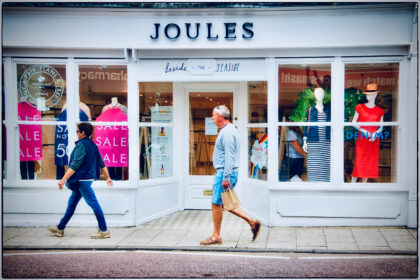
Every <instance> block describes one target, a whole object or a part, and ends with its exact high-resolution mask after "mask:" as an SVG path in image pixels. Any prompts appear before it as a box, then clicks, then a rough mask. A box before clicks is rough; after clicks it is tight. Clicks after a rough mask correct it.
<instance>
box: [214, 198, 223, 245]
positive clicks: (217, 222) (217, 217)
mask: <svg viewBox="0 0 420 280" xmlns="http://www.w3.org/2000/svg"><path fill="white" fill-rule="evenodd" d="M211 208H212V212H213V234H212V235H211V238H212V239H213V240H219V239H220V229H221V228H222V219H223V210H222V205H216V204H211Z"/></svg>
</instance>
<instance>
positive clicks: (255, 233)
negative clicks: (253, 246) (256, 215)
mask: <svg viewBox="0 0 420 280" xmlns="http://www.w3.org/2000/svg"><path fill="white" fill-rule="evenodd" d="M260 229H261V222H260V221H258V220H257V221H256V222H255V226H254V228H251V230H252V241H254V240H255V239H257V237H258V234H259V233H260Z"/></svg>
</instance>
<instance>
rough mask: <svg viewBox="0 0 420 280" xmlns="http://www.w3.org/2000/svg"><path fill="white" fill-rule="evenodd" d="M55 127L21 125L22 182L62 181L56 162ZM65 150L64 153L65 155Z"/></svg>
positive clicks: (20, 161) (20, 156)
mask: <svg viewBox="0 0 420 280" xmlns="http://www.w3.org/2000/svg"><path fill="white" fill-rule="evenodd" d="M54 130H55V126H53V125H23V124H21V125H19V168H20V178H21V179H22V180H35V179H61V177H62V175H64V173H62V174H60V167H59V166H57V165H56V162H55V152H54V140H55V137H54ZM65 152H66V151H65V150H63V151H62V153H63V155H64V154H65Z"/></svg>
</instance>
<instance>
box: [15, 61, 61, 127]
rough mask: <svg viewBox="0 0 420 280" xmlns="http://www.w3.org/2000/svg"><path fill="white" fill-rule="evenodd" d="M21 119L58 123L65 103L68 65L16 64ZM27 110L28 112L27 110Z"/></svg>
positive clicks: (19, 117) (19, 116)
mask: <svg viewBox="0 0 420 280" xmlns="http://www.w3.org/2000/svg"><path fill="white" fill-rule="evenodd" d="M16 67H17V85H18V103H19V104H18V119H19V120H21V121H56V120H58V116H59V114H60V112H61V111H62V109H63V107H65V104H66V66H65V65H53V64H50V65H48V64H17V66H16ZM26 110H27V111H28V113H26V112H25V111H26Z"/></svg>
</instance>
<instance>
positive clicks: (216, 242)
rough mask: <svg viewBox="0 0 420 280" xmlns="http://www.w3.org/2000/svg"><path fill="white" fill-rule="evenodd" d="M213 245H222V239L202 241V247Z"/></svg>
mask: <svg viewBox="0 0 420 280" xmlns="http://www.w3.org/2000/svg"><path fill="white" fill-rule="evenodd" d="M213 244H222V238H219V239H217V240H214V239H213V238H211V237H209V238H207V239H206V240H203V241H200V245H213Z"/></svg>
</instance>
